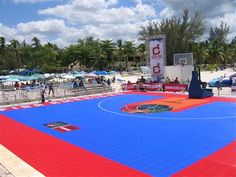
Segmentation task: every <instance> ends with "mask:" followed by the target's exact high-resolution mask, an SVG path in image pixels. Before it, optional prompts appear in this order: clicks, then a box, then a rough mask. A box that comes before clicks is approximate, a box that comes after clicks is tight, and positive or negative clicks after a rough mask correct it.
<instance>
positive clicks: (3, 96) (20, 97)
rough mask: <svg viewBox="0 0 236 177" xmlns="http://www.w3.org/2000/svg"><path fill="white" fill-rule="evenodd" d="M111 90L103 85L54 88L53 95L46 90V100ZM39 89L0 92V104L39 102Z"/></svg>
mask: <svg viewBox="0 0 236 177" xmlns="http://www.w3.org/2000/svg"><path fill="white" fill-rule="evenodd" d="M111 91H112V88H111V87H110V86H105V85H99V84H98V85H87V86H85V88H70V87H66V86H64V87H62V86H60V87H59V86H58V87H54V95H53V94H52V93H50V95H49V90H48V89H46V94H45V97H46V100H48V99H49V100H50V99H56V98H68V97H75V96H81V95H91V94H97V93H105V92H111ZM40 93H41V89H40V88H32V89H27V90H26V89H18V90H12V89H11V90H9V89H5V90H1V91H0V104H1V105H6V104H17V103H23V102H33V101H39V102H40V101H41V94H40Z"/></svg>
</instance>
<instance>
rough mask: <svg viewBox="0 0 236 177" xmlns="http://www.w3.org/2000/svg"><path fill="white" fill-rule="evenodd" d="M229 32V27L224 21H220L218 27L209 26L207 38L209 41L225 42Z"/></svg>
mask: <svg viewBox="0 0 236 177" xmlns="http://www.w3.org/2000/svg"><path fill="white" fill-rule="evenodd" d="M229 33H230V27H229V26H228V25H227V24H226V23H224V22H221V23H220V26H219V27H218V26H215V27H214V28H210V34H209V38H208V40H209V42H210V43H217V44H219V45H221V44H225V43H226V40H227V36H228V34H229Z"/></svg>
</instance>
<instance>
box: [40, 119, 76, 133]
mask: <svg viewBox="0 0 236 177" xmlns="http://www.w3.org/2000/svg"><path fill="white" fill-rule="evenodd" d="M44 126H46V127H48V128H51V129H53V130H56V131H59V132H70V131H72V130H78V129H79V127H76V126H74V125H71V124H68V123H65V122H61V121H58V122H51V123H47V124H44Z"/></svg>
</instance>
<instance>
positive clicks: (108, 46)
mask: <svg viewBox="0 0 236 177" xmlns="http://www.w3.org/2000/svg"><path fill="white" fill-rule="evenodd" d="M101 48H102V51H103V53H104V56H105V60H106V61H107V63H109V65H110V66H111V68H112V69H113V67H114V56H113V55H114V50H115V44H114V43H113V42H112V40H102V41H101Z"/></svg>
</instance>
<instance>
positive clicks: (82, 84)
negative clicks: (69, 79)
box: [79, 79, 86, 90]
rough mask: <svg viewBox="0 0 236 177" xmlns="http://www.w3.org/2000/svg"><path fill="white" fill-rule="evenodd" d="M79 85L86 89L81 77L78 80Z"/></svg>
mask: <svg viewBox="0 0 236 177" xmlns="http://www.w3.org/2000/svg"><path fill="white" fill-rule="evenodd" d="M79 87H80V89H81V90H82V89H84V90H86V88H85V86H84V82H83V80H82V79H81V80H80V81H79Z"/></svg>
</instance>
